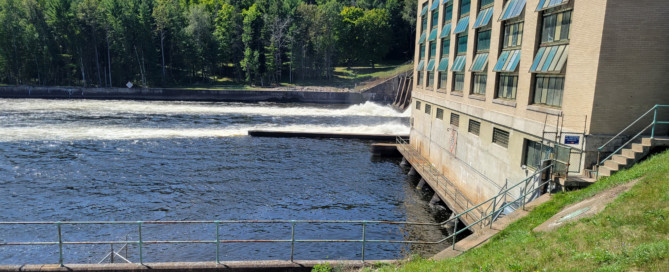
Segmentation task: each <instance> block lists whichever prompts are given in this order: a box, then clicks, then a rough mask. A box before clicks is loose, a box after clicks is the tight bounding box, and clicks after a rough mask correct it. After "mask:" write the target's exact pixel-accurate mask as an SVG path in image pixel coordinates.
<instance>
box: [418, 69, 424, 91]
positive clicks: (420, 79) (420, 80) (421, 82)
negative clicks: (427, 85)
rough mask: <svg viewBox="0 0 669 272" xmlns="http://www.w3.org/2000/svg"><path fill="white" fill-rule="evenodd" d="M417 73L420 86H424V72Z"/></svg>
mask: <svg viewBox="0 0 669 272" xmlns="http://www.w3.org/2000/svg"><path fill="white" fill-rule="evenodd" d="M417 73H418V80H417V82H418V86H421V87H422V86H423V72H422V71H418V72H417Z"/></svg>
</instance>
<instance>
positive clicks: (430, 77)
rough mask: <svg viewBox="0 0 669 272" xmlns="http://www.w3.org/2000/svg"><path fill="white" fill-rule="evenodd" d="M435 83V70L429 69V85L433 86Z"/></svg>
mask: <svg viewBox="0 0 669 272" xmlns="http://www.w3.org/2000/svg"><path fill="white" fill-rule="evenodd" d="M433 84H434V72H433V71H428V72H427V86H428V87H432V85H433Z"/></svg>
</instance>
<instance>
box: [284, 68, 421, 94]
mask: <svg viewBox="0 0 669 272" xmlns="http://www.w3.org/2000/svg"><path fill="white" fill-rule="evenodd" d="M411 68H413V65H412V64H406V65H402V64H378V65H376V67H375V68H374V69H372V67H369V66H353V67H350V68H348V67H335V69H334V77H333V78H332V79H330V80H327V79H318V80H296V81H295V82H293V83H292V84H288V83H282V84H281V85H283V86H325V87H337V88H349V89H360V87H362V86H364V85H365V83H368V82H372V81H374V80H376V79H383V78H388V77H391V76H393V75H395V74H396V73H400V72H405V71H408V70H410V69H411Z"/></svg>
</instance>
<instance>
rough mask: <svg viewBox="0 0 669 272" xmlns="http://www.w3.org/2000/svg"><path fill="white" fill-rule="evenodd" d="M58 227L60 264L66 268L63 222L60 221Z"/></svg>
mask: <svg viewBox="0 0 669 272" xmlns="http://www.w3.org/2000/svg"><path fill="white" fill-rule="evenodd" d="M56 224H57V225H58V255H59V257H58V263H59V264H60V267H64V266H65V265H63V232H62V231H61V227H60V225H61V222H60V221H59V222H58V223H56Z"/></svg>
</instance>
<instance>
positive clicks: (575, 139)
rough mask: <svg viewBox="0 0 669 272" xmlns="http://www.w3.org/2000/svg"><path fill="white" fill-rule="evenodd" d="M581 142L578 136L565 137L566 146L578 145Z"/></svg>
mask: <svg viewBox="0 0 669 272" xmlns="http://www.w3.org/2000/svg"><path fill="white" fill-rule="evenodd" d="M580 140H581V136H577V135H565V136H564V144H570V145H575V144H578V143H579V142H580Z"/></svg>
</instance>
